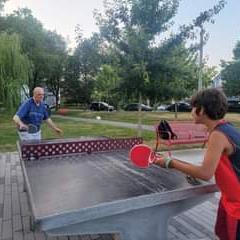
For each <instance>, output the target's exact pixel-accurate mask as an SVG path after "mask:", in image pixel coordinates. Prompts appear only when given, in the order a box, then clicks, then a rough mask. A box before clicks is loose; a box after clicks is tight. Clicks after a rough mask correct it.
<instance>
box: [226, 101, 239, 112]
mask: <svg viewBox="0 0 240 240" xmlns="http://www.w3.org/2000/svg"><path fill="white" fill-rule="evenodd" d="M228 112H240V101H239V100H228Z"/></svg>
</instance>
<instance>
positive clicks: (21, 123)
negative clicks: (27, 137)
mask: <svg viewBox="0 0 240 240" xmlns="http://www.w3.org/2000/svg"><path fill="white" fill-rule="evenodd" d="M18 128H19V130H20V131H21V130H22V131H27V130H28V126H27V125H26V124H24V123H23V122H19V124H18Z"/></svg>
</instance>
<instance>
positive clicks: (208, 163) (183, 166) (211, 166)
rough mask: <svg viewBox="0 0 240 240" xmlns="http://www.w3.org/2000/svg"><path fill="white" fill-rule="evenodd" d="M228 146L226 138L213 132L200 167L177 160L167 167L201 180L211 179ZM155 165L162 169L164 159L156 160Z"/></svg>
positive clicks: (217, 132) (219, 133)
mask: <svg viewBox="0 0 240 240" xmlns="http://www.w3.org/2000/svg"><path fill="white" fill-rule="evenodd" d="M229 144H230V143H229V141H228V139H227V137H226V136H225V135H224V134H223V133H221V132H219V131H214V132H212V133H211V135H210V137H209V140H208V147H207V150H206V153H205V155H204V159H203V162H202V164H201V165H200V166H197V165H194V164H191V163H186V162H183V161H180V160H178V159H172V161H171V162H170V165H169V167H170V168H175V169H177V170H179V171H181V172H183V173H185V174H187V175H190V176H192V177H196V178H200V179H202V180H209V179H211V178H212V177H213V175H214V173H215V170H216V168H217V165H218V162H219V160H220V157H221V155H222V153H223V152H224V151H226V149H227V148H229ZM155 163H156V164H158V165H160V166H161V167H164V165H165V161H164V158H161V157H160V158H158V159H157V160H156V161H155Z"/></svg>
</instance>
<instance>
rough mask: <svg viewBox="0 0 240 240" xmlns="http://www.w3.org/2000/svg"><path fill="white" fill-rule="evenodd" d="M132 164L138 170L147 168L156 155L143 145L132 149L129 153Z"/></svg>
mask: <svg viewBox="0 0 240 240" xmlns="http://www.w3.org/2000/svg"><path fill="white" fill-rule="evenodd" d="M129 158H130V159H131V161H132V163H133V164H134V165H135V166H137V167H139V168H148V167H149V166H150V165H151V164H152V163H154V161H155V160H156V158H157V155H156V153H155V152H154V151H153V150H152V148H150V147H149V146H147V145H145V144H138V145H135V146H134V147H132V149H131V150H130V153H129Z"/></svg>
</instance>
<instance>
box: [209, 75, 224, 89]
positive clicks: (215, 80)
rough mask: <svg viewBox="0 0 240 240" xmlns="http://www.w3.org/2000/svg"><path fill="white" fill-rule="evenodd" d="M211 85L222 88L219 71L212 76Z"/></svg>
mask: <svg viewBox="0 0 240 240" xmlns="http://www.w3.org/2000/svg"><path fill="white" fill-rule="evenodd" d="M211 87H214V88H220V89H222V87H223V80H222V77H221V73H218V74H217V75H216V76H215V77H213V79H212V84H211Z"/></svg>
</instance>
